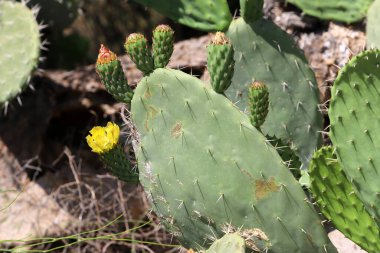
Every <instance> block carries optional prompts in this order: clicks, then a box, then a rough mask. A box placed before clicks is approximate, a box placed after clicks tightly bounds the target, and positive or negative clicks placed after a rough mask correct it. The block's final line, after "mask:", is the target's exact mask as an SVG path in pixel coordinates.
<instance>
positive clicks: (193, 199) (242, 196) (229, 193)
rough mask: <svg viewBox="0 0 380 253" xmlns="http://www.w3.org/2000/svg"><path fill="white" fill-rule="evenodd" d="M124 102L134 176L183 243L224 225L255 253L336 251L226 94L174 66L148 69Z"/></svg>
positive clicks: (202, 239)
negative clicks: (135, 137) (136, 139)
mask: <svg viewBox="0 0 380 253" xmlns="http://www.w3.org/2000/svg"><path fill="white" fill-rule="evenodd" d="M131 106H132V118H133V121H134V123H135V124H136V127H137V129H138V131H139V132H140V134H141V143H140V147H139V148H138V150H137V154H138V163H139V169H140V181H141V183H142V185H143V186H144V189H145V190H146V192H147V195H148V197H149V198H150V199H151V201H152V204H153V209H154V211H155V212H156V213H157V214H158V215H159V216H160V217H161V220H163V221H164V223H165V225H166V226H167V228H168V229H169V230H170V231H171V232H172V233H173V234H174V235H175V236H176V237H177V238H178V239H179V240H180V241H181V243H183V245H184V246H185V247H188V248H193V249H198V250H200V249H202V246H203V247H206V248H207V247H209V246H210V243H211V242H212V241H211V240H209V239H208V238H210V237H214V238H215V237H217V238H220V237H222V236H223V235H224V232H223V231H225V229H224V228H225V227H226V226H227V227H232V228H234V229H235V230H237V231H244V232H246V233H247V234H250V233H251V232H252V237H254V238H255V239H257V241H260V242H261V243H255V246H258V247H259V245H260V247H259V249H260V250H262V251H264V250H265V249H266V248H269V252H272V253H283V252H299V253H301V252H305V253H306V252H307V253H309V252H315V253H326V252H336V251H335V249H334V247H333V246H332V245H331V244H330V242H329V241H328V238H327V236H326V234H325V232H324V229H323V227H322V225H321V223H320V220H319V218H318V215H317V214H316V212H315V211H314V209H313V207H312V206H311V204H310V203H308V202H307V201H306V200H305V199H306V196H305V194H304V192H303V190H302V188H301V187H300V185H299V184H298V182H297V181H296V180H295V179H294V177H293V176H292V175H291V173H290V172H289V170H288V169H287V168H286V166H284V164H283V162H282V160H281V158H280V156H279V155H278V154H277V152H276V150H275V149H274V148H273V147H272V146H271V145H269V144H268V143H267V140H266V138H265V137H264V136H263V135H262V134H261V133H260V132H259V131H257V130H256V129H255V128H254V127H253V126H252V125H251V123H250V121H249V118H248V116H247V115H245V114H243V113H242V112H241V111H240V110H239V109H238V108H236V107H235V106H234V104H233V103H232V102H231V101H229V100H228V99H227V98H226V97H224V96H223V95H220V94H218V93H216V92H215V91H214V90H212V89H211V88H208V87H207V85H206V84H204V83H203V82H201V81H200V80H199V79H197V78H195V77H193V76H190V75H187V74H185V73H183V72H181V71H178V70H171V69H156V70H155V71H154V72H153V73H152V74H151V75H149V76H147V77H145V78H143V79H142V80H141V81H140V83H139V84H138V85H137V88H136V90H135V95H134V96H133V99H132V104H131ZM257 232H259V233H257ZM255 239H252V240H253V241H255ZM246 245H247V247H248V246H249V244H248V243H246ZM252 247H253V246H252Z"/></svg>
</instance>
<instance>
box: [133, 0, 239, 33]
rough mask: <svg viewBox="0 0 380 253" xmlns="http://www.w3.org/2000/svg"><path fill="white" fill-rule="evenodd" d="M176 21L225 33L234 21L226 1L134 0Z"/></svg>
mask: <svg viewBox="0 0 380 253" xmlns="http://www.w3.org/2000/svg"><path fill="white" fill-rule="evenodd" d="M134 1H135V2H137V3H140V4H143V5H145V6H148V7H150V8H153V9H155V10H156V11H158V12H160V13H161V14H163V15H164V16H167V17H169V18H171V19H173V20H174V21H176V22H178V23H180V24H183V25H187V26H190V27H192V28H195V29H199V30H203V31H224V30H226V29H227V28H228V25H229V24H230V22H231V20H232V16H231V13H230V9H229V7H228V4H227V1H226V0H192V1H189V0H161V1H160V0H134Z"/></svg>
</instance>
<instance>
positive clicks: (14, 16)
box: [0, 1, 41, 107]
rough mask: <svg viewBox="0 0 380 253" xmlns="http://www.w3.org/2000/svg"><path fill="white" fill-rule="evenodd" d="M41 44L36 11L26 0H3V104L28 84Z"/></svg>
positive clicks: (0, 92)
mask: <svg viewBox="0 0 380 253" xmlns="http://www.w3.org/2000/svg"><path fill="white" fill-rule="evenodd" d="M40 46H41V41H40V34H39V27H38V24H37V22H36V20H35V17H34V15H33V11H32V10H30V9H29V8H28V7H26V6H25V5H24V4H22V3H17V2H13V1H0V107H1V106H3V105H4V104H7V102H8V101H9V100H11V99H13V98H14V97H16V96H17V95H18V94H19V93H20V92H21V91H22V90H23V89H24V88H26V87H27V85H28V82H29V79H30V77H31V73H32V72H33V70H35V69H36V68H37V65H38V60H39V56H40Z"/></svg>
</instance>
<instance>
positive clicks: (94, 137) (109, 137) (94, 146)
mask: <svg viewBox="0 0 380 253" xmlns="http://www.w3.org/2000/svg"><path fill="white" fill-rule="evenodd" d="M119 135H120V128H119V126H118V125H116V124H115V123H113V122H108V123H107V126H105V127H100V126H96V127H94V128H92V129H91V130H90V134H89V135H87V137H86V140H87V143H88V145H89V146H90V148H91V150H92V152H95V153H98V154H104V153H106V152H108V151H110V150H111V149H113V148H114V147H116V145H117V143H118V141H119Z"/></svg>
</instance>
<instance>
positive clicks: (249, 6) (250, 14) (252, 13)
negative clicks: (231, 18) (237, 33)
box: [240, 0, 264, 22]
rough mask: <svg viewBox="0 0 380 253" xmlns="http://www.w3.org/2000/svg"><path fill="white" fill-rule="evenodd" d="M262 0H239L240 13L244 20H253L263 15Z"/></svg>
mask: <svg viewBox="0 0 380 253" xmlns="http://www.w3.org/2000/svg"><path fill="white" fill-rule="evenodd" d="M263 5H264V0H240V15H241V16H242V17H243V18H244V20H245V21H246V22H255V21H257V20H259V19H261V18H262V17H263Z"/></svg>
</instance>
